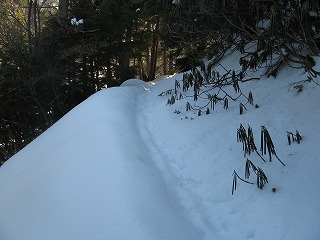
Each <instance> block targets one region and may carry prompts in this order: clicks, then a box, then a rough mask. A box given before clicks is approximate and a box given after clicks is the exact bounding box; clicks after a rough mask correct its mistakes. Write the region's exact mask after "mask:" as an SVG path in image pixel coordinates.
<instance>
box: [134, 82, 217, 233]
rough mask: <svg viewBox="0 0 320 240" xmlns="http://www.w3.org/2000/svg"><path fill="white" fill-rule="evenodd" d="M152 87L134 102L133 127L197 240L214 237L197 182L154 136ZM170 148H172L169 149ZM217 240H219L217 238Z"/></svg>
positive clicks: (155, 131) (155, 129) (212, 227)
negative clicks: (135, 107)
mask: <svg viewBox="0 0 320 240" xmlns="http://www.w3.org/2000/svg"><path fill="white" fill-rule="evenodd" d="M151 93H152V85H150V86H149V87H148V88H145V91H144V93H143V94H141V95H140V96H139V98H138V100H137V120H136V121H137V127H138V132H139V134H140V137H141V140H142V142H143V143H144V144H145V146H146V148H147V151H148V152H149V154H150V156H151V160H152V162H153V164H154V165H155V167H156V168H157V169H158V170H159V172H160V175H161V177H162V178H163V181H164V183H165V185H166V188H167V191H168V193H169V194H173V196H174V198H175V199H176V200H177V202H178V204H179V205H180V206H181V210H182V211H183V214H184V215H185V216H186V218H187V219H188V220H189V221H190V222H191V223H192V225H193V226H195V228H196V229H198V231H199V232H200V234H201V236H200V238H201V239H212V238H215V237H217V234H216V233H217V232H219V231H218V230H217V229H215V227H214V226H212V223H210V221H209V218H210V216H207V214H206V209H205V208H204V206H203V199H201V197H200V196H199V195H198V194H197V192H196V189H197V183H196V182H195V181H194V180H193V179H191V178H190V177H189V176H187V175H186V173H185V172H184V170H183V169H182V168H181V167H180V166H179V164H178V163H177V161H176V160H175V156H174V151H172V150H171V149H170V147H169V148H168V146H166V144H165V142H164V140H163V139H161V137H160V136H159V135H158V131H159V130H158V129H157V126H156V119H154V118H153V115H152V114H151V111H150V110H151V108H152V107H153V106H152V101H151V98H152V97H154V96H153V95H152V94H151ZM172 148H174V146H172ZM219 239H223V238H222V237H221V236H219Z"/></svg>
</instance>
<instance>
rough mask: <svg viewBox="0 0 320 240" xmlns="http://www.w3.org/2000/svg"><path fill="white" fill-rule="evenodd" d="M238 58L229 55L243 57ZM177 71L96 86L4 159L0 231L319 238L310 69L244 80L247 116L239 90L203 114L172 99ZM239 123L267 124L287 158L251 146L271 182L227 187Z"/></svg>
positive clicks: (237, 160) (239, 158)
mask: <svg viewBox="0 0 320 240" xmlns="http://www.w3.org/2000/svg"><path fill="white" fill-rule="evenodd" d="M237 57H238V56H237V54H236V53H235V54H234V55H232V56H229V57H227V58H226V59H225V60H224V62H222V64H223V66H224V67H226V68H227V69H229V68H232V69H234V68H236V65H237V64H234V63H235V62H237V60H236V59H237ZM319 64H320V62H319ZM318 66H319V65H318ZM221 71H223V69H221ZM259 74H261V73H259V72H257V73H255V76H259ZM259 77H260V76H259ZM181 79H182V75H181V74H178V75H175V76H173V77H171V78H167V79H164V80H161V81H159V82H157V83H156V84H154V85H152V84H146V83H144V82H142V81H139V80H129V81H127V82H125V83H124V84H123V85H122V86H120V87H116V88H111V89H106V90H103V91H100V92H99V93H97V94H95V95H93V96H92V97H90V98H89V99H88V100H86V101H85V102H83V103H82V104H80V105H79V106H78V107H76V108H75V109H74V110H72V111H71V112H70V113H68V114H67V115H66V116H65V117H64V118H62V119H61V120H60V121H59V122H57V123H56V124H55V125H54V126H53V127H51V128H50V129H49V130H47V131H46V132H45V133H43V134H42V135H41V136H40V137H38V138H37V139H36V140H34V141H33V142H32V143H31V144H29V145H28V146H27V147H26V148H24V149H23V150H22V151H20V152H19V153H18V154H16V155H15V156H14V157H13V158H11V159H10V160H9V161H7V162H6V163H5V164H4V165H3V166H2V167H1V168H0V203H1V204H0V239H1V240H43V239H46V240H114V239H120V240H124V239H130V240H131V239H132V240H134V239H136V240H157V239H159V240H160V239H161V240H178V239H181V240H182V239H183V240H187V239H204V240H211V239H218V240H220V239H221V240H223V239H237V240H242V239H257V240H264V239H265V240H269V239H273V240H301V239H305V240H318V239H320V228H319V226H320V202H319V199H320V191H319V190H320V187H319V184H318V172H319V169H320V148H319V136H320V127H319V120H320V108H319V102H320V87H319V86H318V85H316V84H315V83H314V82H306V83H303V85H304V89H303V91H302V92H299V93H298V92H297V89H295V88H292V87H291V85H290V84H292V83H295V82H297V81H301V80H305V79H307V76H306V74H305V73H304V72H303V70H294V69H283V70H282V71H281V72H280V73H279V74H278V77H277V78H276V79H275V78H265V77H261V79H260V80H258V81H249V82H246V83H243V84H241V85H240V87H241V89H242V91H243V92H244V93H245V94H247V93H249V91H252V93H253V97H254V100H255V102H254V103H255V104H258V105H259V108H255V107H254V106H248V107H247V110H246V111H245V113H244V114H243V115H239V103H240V102H241V99H239V100H238V101H237V102H230V103H229V105H230V107H229V109H228V110H224V109H223V106H220V107H219V106H218V107H216V108H215V110H214V111H212V112H211V113H210V114H209V115H202V116H198V115H197V112H193V111H188V112H186V110H185V108H186V107H185V106H186V105H185V104H186V101H190V99H188V100H187V99H185V100H181V101H178V102H176V103H175V104H174V105H172V106H166V103H167V99H168V97H169V96H158V95H159V94H160V93H162V92H164V91H166V90H168V89H171V88H173V87H174V81H175V80H181ZM317 82H318V83H319V79H318V80H317ZM226 90H227V91H229V92H230V93H232V91H233V89H232V88H230V89H226ZM195 104H201V103H195ZM174 112H176V113H174ZM179 112H180V113H179ZM178 113H179V114H178ZM240 124H242V125H243V126H244V127H245V128H247V127H248V125H250V126H251V127H252V129H253V132H254V134H255V138H256V139H259V138H260V126H262V125H264V126H266V127H267V129H268V131H269V133H270V134H271V137H272V140H273V142H274V144H275V147H276V151H277V154H278V156H279V157H280V158H281V160H282V161H283V162H285V164H286V166H282V164H281V163H280V162H278V161H277V160H276V159H274V160H273V162H271V163H270V162H266V163H264V162H262V161H261V159H260V158H259V157H258V156H257V155H255V154H252V155H250V156H248V158H249V159H250V160H251V161H252V162H253V163H254V164H255V165H256V166H259V167H261V168H262V169H263V170H264V172H265V173H266V175H267V177H268V181H269V182H268V183H267V184H266V186H265V188H264V189H263V190H260V189H258V188H257V187H256V186H255V185H250V184H246V183H244V182H241V181H240V180H238V185H237V190H236V191H235V193H234V195H231V187H232V173H233V172H234V170H236V172H237V173H238V174H239V175H240V176H241V177H243V178H244V169H245V160H246V158H244V156H243V151H242V145H241V143H239V142H237V129H238V128H239V126H240ZM296 130H298V131H299V132H300V134H301V135H302V137H303V139H302V142H301V144H296V143H294V144H292V145H290V146H289V145H288V142H287V135H286V131H290V132H294V133H295V131H296ZM258 142H259V141H258ZM257 145H258V144H257ZM249 181H252V182H255V181H256V180H255V178H254V177H253V176H251V178H250V179H249ZM272 189H275V190H276V191H272Z"/></svg>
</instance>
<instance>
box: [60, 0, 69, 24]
mask: <svg viewBox="0 0 320 240" xmlns="http://www.w3.org/2000/svg"><path fill="white" fill-rule="evenodd" d="M68 8H69V0H59V9H58V18H59V19H61V20H64V21H66V20H68Z"/></svg>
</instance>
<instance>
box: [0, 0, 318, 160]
mask: <svg viewBox="0 0 320 240" xmlns="http://www.w3.org/2000/svg"><path fill="white" fill-rule="evenodd" d="M319 16H320V15H319V1H316V0H314V1H312V0H311V1H299V0H292V1H289V0H287V1H286V0H282V1H277V0H173V1H172V0H60V1H59V0H2V1H1V3H0V165H1V164H3V163H4V162H5V161H6V160H7V159H8V158H9V157H11V156H12V155H13V154H15V153H16V152H17V151H19V150H20V149H21V148H23V147H24V146H25V145H27V144H28V143H29V142H30V141H32V140H33V139H34V138H35V137H37V136H38V135H39V134H41V132H43V131H45V130H46V129H47V128H48V127H50V126H51V125H52V124H54V123H55V122H56V121H57V120H59V119H60V118H61V117H62V116H63V115H65V114H66V113H67V112H68V111H70V110H71V109H72V108H73V107H75V106H76V105H77V104H79V103H80V102H82V101H83V100H85V99H86V98H88V97H89V96H90V95H92V94H94V93H95V92H97V91H99V90H100V89H102V88H105V87H113V86H118V85H120V84H121V83H122V82H124V81H125V80H127V79H130V78H134V77H136V78H139V79H142V80H144V81H150V80H153V79H154V78H155V77H157V76H159V75H166V74H172V73H175V72H181V71H186V70H189V69H192V68H193V67H196V66H197V65H198V64H199V63H200V62H201V61H202V60H203V59H214V62H218V61H219V58H220V57H222V56H223V54H224V53H225V52H226V51H227V50H239V51H241V53H242V54H243V56H242V57H241V59H239V61H240V63H241V65H242V66H243V69H244V70H246V69H252V70H255V69H257V68H261V67H264V68H265V74H266V75H267V76H274V77H275V76H276V73H277V71H278V69H279V68H280V67H281V66H283V65H289V66H292V67H299V68H304V69H305V70H306V71H308V72H309V73H310V77H311V78H312V77H316V76H318V75H319V72H318V71H317V70H316V69H317V67H315V62H314V60H313V58H312V56H316V55H319V53H320V51H319V46H320V43H319V40H320V17H319ZM249 42H251V43H254V44H255V48H253V49H252V48H251V49H246V44H247V43H249Z"/></svg>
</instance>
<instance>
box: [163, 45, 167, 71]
mask: <svg viewBox="0 0 320 240" xmlns="http://www.w3.org/2000/svg"><path fill="white" fill-rule="evenodd" d="M162 53H163V74H164V75H167V51H166V49H165V48H164V49H163V51H162Z"/></svg>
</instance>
